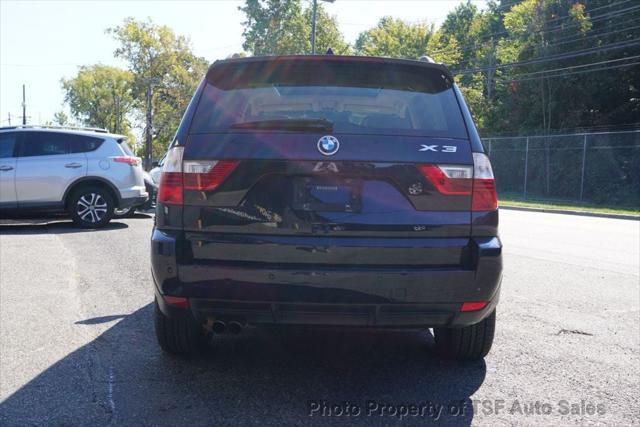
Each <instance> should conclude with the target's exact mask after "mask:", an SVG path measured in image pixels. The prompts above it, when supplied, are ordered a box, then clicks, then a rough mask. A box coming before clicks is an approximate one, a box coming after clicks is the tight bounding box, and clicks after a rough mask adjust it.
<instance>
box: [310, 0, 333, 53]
mask: <svg viewBox="0 0 640 427" xmlns="http://www.w3.org/2000/svg"><path fill="white" fill-rule="evenodd" d="M320 1H326V2H327V3H333V2H334V1H336V0H320ZM317 14H318V0H313V12H312V15H311V54H312V55H315V54H316V16H317Z"/></svg>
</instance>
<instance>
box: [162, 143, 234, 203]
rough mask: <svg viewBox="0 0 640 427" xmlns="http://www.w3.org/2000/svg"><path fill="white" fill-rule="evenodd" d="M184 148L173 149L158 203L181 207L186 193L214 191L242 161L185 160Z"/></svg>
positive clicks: (165, 166) (166, 161)
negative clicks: (183, 156) (183, 157)
mask: <svg viewBox="0 0 640 427" xmlns="http://www.w3.org/2000/svg"><path fill="white" fill-rule="evenodd" d="M183 151H184V149H183V147H174V148H172V149H171V150H169V152H168V154H167V159H166V160H165V164H164V167H163V169H162V175H161V177H160V186H159V188H158V202H160V203H165V204H170V205H181V204H182V203H183V202H184V195H183V192H184V191H213V190H215V189H216V188H218V186H220V184H222V183H223V182H224V180H225V179H226V178H227V177H228V176H229V174H231V172H233V171H234V169H235V168H236V167H237V166H238V164H239V163H240V162H239V161H238V160H186V161H184V162H183V161H182V155H183Z"/></svg>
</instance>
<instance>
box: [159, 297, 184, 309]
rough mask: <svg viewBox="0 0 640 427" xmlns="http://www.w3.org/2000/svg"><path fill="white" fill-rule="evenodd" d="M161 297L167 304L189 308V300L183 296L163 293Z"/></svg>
mask: <svg viewBox="0 0 640 427" xmlns="http://www.w3.org/2000/svg"><path fill="white" fill-rule="evenodd" d="M162 299H163V300H164V302H166V303H167V304H169V305H172V306H174V307H178V308H189V300H188V299H186V298H185V297H172V296H170V295H163V296H162Z"/></svg>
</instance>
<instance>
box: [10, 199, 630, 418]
mask: <svg viewBox="0 0 640 427" xmlns="http://www.w3.org/2000/svg"><path fill="white" fill-rule="evenodd" d="M152 224H153V219H152V216H150V215H138V216H137V217H135V218H132V219H126V220H118V221H114V222H113V223H112V224H111V225H110V226H109V227H108V228H107V229H103V230H99V231H83V230H78V229H75V228H73V227H72V226H71V224H70V223H69V222H67V221H60V222H58V221H54V222H51V223H48V224H44V225H25V226H15V225H13V226H3V227H0V424H1V425H3V426H13V425H25V424H40V425H109V424H110V425H131V424H135V425H180V424H186V423H189V424H192V425H219V424H238V423H240V424H273V425H282V424H325V423H328V422H332V423H350V424H353V423H373V424H380V425H389V424H394V423H399V422H404V423H409V424H418V423H420V424H423V423H424V422H425V421H427V422H428V421H435V420H437V421H439V422H440V423H443V424H445V425H446V424H451V425H469V424H474V425H492V426H495V425H510V424H521V425H541V424H542V425H551V424H556V425H557V424H562V425H567V424H574V423H588V424H615V425H628V424H631V423H633V422H636V423H637V422H638V421H639V420H640V408H639V406H638V403H637V402H638V401H637V396H638V394H639V393H640V388H639V387H640V386H639V384H640V321H639V316H640V309H639V305H640V304H639V303H640V301H639V298H640V294H639V292H640V289H639V287H640V284H639V282H640V266H639V263H640V222H638V221H630V220H613V219H602V218H588V217H579V216H569V215H559V214H546V213H533V212H517V211H507V210H503V211H501V236H502V240H503V242H504V246H505V260H504V261H505V269H504V280H503V285H502V298H501V302H500V305H499V306H498V323H497V335H496V339H495V342H494V346H493V349H492V351H491V353H490V354H489V356H488V357H487V358H486V359H485V361H484V362H479V363H466V364H456V363H450V362H444V361H441V360H439V359H438V358H437V357H435V355H434V354H433V352H432V346H433V338H432V337H431V334H430V333H429V332H428V331H424V332H407V331H378V332H371V331H365V330H355V331H335V330H322V331H313V332H308V331H304V330H294V331H289V333H285V332H283V331H278V330H260V329H254V328H248V329H246V330H245V332H244V333H243V334H241V335H237V336H230V335H223V336H219V337H216V338H215V339H214V342H213V345H212V347H211V349H210V350H209V351H208V352H207V353H206V354H204V355H202V356H197V357H191V358H173V357H169V356H166V355H164V354H162V353H161V352H160V350H159V348H158V346H157V344H156V341H155V337H154V332H153V324H152V283H151V278H150V272H149V250H148V246H149V236H150V232H151V228H152ZM412 405H415V406H412Z"/></svg>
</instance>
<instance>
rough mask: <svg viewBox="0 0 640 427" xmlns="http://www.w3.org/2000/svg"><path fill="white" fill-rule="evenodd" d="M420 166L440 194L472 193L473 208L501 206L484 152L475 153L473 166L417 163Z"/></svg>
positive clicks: (480, 209)
mask: <svg viewBox="0 0 640 427" xmlns="http://www.w3.org/2000/svg"><path fill="white" fill-rule="evenodd" d="M418 169H419V170H420V172H421V173H422V175H424V177H425V178H427V179H428V180H429V182H431V184H433V186H434V187H435V188H436V190H438V192H439V193H440V194H444V195H447V196H471V210H472V211H474V212H476V211H492V210H495V209H497V208H498V198H497V196H496V185H495V179H494V177H493V170H492V169H491V162H490V161H489V158H488V157H487V156H486V155H485V154H482V153H473V167H471V166H464V165H418Z"/></svg>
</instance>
